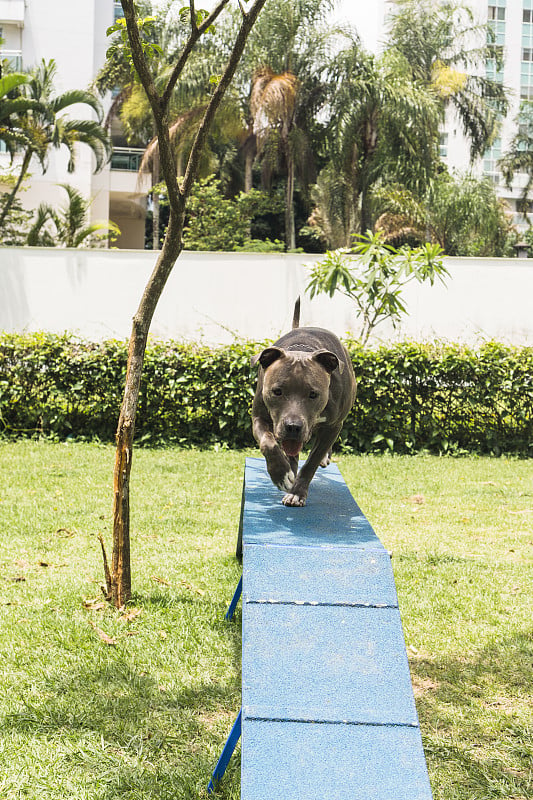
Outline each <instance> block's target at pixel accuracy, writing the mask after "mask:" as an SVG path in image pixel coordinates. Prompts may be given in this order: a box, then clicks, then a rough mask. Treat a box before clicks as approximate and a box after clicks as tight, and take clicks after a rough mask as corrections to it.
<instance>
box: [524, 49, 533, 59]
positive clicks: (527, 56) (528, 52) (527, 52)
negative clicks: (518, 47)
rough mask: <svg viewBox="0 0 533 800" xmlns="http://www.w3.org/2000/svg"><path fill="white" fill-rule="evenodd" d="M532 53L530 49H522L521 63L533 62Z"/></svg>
mask: <svg viewBox="0 0 533 800" xmlns="http://www.w3.org/2000/svg"><path fill="white" fill-rule="evenodd" d="M532 53H533V50H532V49H531V47H524V48H523V49H522V61H533V58H532V57H531V56H532Z"/></svg>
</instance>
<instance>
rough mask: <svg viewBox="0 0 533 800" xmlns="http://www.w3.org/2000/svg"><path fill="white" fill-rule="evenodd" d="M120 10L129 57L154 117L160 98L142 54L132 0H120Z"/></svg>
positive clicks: (159, 104)
mask: <svg viewBox="0 0 533 800" xmlns="http://www.w3.org/2000/svg"><path fill="white" fill-rule="evenodd" d="M121 5H122V10H123V11H124V19H125V20H126V27H127V29H128V37H129V40H130V45H131V57H132V59H133V65H134V67H135V69H136V70H137V74H138V75H139V78H140V80H141V83H142V85H143V87H144V91H145V92H146V96H147V98H148V102H149V103H150V106H151V108H152V112H153V114H154V117H156V116H157V115H158V113H159V111H160V108H161V98H160V96H159V93H158V91H157V89H156V87H155V83H154V79H153V76H152V73H151V72H150V68H149V66H148V62H147V60H146V57H145V55H144V51H143V47H142V42H141V36H140V33H139V27H138V25H137V14H136V13H135V7H134V5H133V0H121Z"/></svg>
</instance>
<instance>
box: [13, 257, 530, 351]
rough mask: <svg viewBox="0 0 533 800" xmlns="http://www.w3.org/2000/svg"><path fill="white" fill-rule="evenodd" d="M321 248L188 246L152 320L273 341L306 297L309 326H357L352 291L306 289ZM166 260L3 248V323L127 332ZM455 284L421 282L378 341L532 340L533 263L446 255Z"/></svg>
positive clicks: (203, 335)
mask: <svg viewBox="0 0 533 800" xmlns="http://www.w3.org/2000/svg"><path fill="white" fill-rule="evenodd" d="M317 258H319V256H313V255H293V254H290V255H284V254H272V255H265V254H254V253H191V252H185V253H183V254H182V255H181V256H180V258H179V260H178V262H177V263H176V266H175V267H174V270H173V272H172V274H171V276H170V278H169V281H168V284H167V286H166V288H165V291H164V293H163V296H162V298H161V300H160V303H159V306H158V308H157V311H156V314H155V317H154V321H153V324H152V328H151V331H152V334H153V335H154V336H156V337H160V338H177V339H197V340H198V339H202V340H203V341H205V342H206V343H209V344H217V343H220V344H224V343H228V342H231V341H232V340H233V338H234V336H237V337H246V338H251V339H257V340H262V339H265V338H270V337H275V336H277V335H278V334H279V333H281V332H283V331H285V330H287V329H288V328H290V325H291V319H292V309H293V305H294V300H295V298H296V297H297V296H298V295H299V294H301V295H302V315H301V324H302V325H318V326H321V327H327V328H330V329H332V330H333V331H335V332H336V333H337V334H339V335H343V334H345V333H346V332H349V331H350V332H352V333H355V334H356V333H357V331H358V326H357V321H356V319H355V314H354V312H353V309H352V306H351V305H350V303H349V301H347V300H346V299H345V298H342V297H335V298H334V299H331V300H330V299H329V298H327V297H320V298H315V299H314V300H313V301H310V300H309V299H308V298H307V297H306V296H304V289H305V285H306V283H307V280H308V269H307V268H306V265H309V264H312V263H313V262H314V261H315V260H316V259H317ZM154 263H155V255H154V254H153V253H151V252H150V251H124V250H122V251H118V250H115V251H104V250H56V249H51V248H5V249H0V329H1V330H5V331H19V332H22V331H37V330H45V331H51V332H64V331H71V332H74V333H76V334H78V335H80V336H82V337H85V338H89V339H93V340H99V339H103V338H113V337H116V338H127V337H128V336H129V333H130V329H131V318H132V316H133V314H134V313H135V311H136V309H137V306H138V303H139V300H140V297H141V295H142V292H143V289H144V286H145V284H146V281H147V279H148V277H149V275H150V273H151V270H152V268H153V265H154ZM446 264H447V267H448V269H449V271H450V273H451V277H450V279H449V280H448V281H447V285H446V286H444V285H442V284H441V283H436V284H435V285H434V286H433V287H430V286H419V285H415V284H411V285H410V286H409V287H407V288H406V290H405V295H404V297H405V299H406V301H407V304H408V309H409V316H408V317H407V318H406V319H405V320H404V322H403V323H402V325H401V327H400V329H399V330H398V331H394V330H393V329H392V328H391V326H390V325H385V324H384V325H382V326H380V327H378V328H377V329H376V334H375V336H374V341H390V340H391V339H397V338H414V339H417V340H419V341H422V340H424V341H427V340H432V339H435V338H439V339H448V340H452V341H463V342H466V343H470V344H475V343H477V342H479V341H481V340H484V339H491V338H494V339H497V340H500V341H503V342H507V343H514V344H529V345H533V313H532V298H533V260H531V261H529V260H522V259H509V260H506V259H475V258H468V259H467V258H465V259H463V258H450V259H446Z"/></svg>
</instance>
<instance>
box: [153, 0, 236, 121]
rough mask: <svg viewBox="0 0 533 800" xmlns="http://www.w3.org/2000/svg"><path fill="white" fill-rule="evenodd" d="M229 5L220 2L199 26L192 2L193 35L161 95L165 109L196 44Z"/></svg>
mask: <svg viewBox="0 0 533 800" xmlns="http://www.w3.org/2000/svg"><path fill="white" fill-rule="evenodd" d="M228 3H229V0H220V2H219V3H218V5H217V6H215V8H214V9H213V11H212V12H211V13H210V14H209V16H208V17H206V18H205V20H204V21H203V22H202V24H201V25H199V26H197V25H196V23H194V22H193V11H194V0H190V5H191V28H192V31H191V35H190V36H189V38H188V39H187V41H186V42H185V45H184V47H183V50H182V51H181V55H180V57H179V59H178V61H177V63H176V66H175V67H174V69H173V70H172V74H171V76H170V78H169V79H168V83H167V85H166V87H165V91H164V92H163V94H162V95H161V104H162V106H163V108H165V109H166V107H167V106H168V104H169V102H170V96H171V94H172V91H173V89H174V86H175V85H176V82H177V80H178V78H179V76H180V75H181V73H182V72H183V68H184V67H185V64H186V63H187V61H188V59H189V56H190V54H191V52H192V49H193V47H194V45H195V44H196V42H197V41H198V39H199V38H200V36H202V34H204V33H205V32H206V30H207V29H208V28H209V27H210V26H211V25H212V24H213V23H214V22H215V20H216V19H217V17H218V16H219V15H220V13H221V12H222V11H223V10H224V8H225V7H226V6H227V5H228Z"/></svg>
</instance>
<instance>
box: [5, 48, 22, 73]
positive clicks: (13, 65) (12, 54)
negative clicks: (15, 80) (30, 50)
mask: <svg viewBox="0 0 533 800" xmlns="http://www.w3.org/2000/svg"><path fill="white" fill-rule="evenodd" d="M0 61H6V62H7V64H8V70H9V72H21V71H22V50H0Z"/></svg>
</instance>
